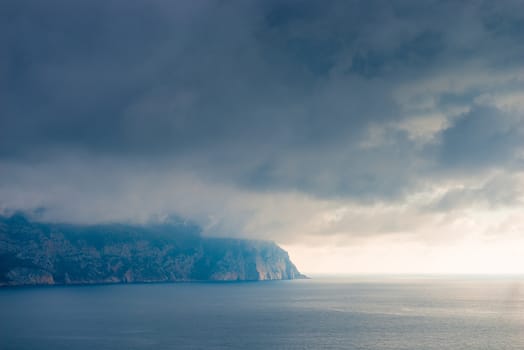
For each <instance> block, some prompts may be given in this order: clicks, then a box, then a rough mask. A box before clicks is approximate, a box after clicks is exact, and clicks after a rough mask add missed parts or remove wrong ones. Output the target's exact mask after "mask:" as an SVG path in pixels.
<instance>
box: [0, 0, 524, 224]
mask: <svg viewBox="0 0 524 350" xmlns="http://www.w3.org/2000/svg"><path fill="white" fill-rule="evenodd" d="M523 9H524V8H523V6H522V3H521V2H519V1H514V2H513V1H499V2H496V3H494V2H491V1H471V2H456V1H423V2H420V1H392V2H391V1H390V2H384V1H349V2H348V1H330V2H327V3H326V2H317V1H289V2H280V1H233V2H223V1H198V2H191V1H176V2H165V1H147V2H142V1H119V0H114V1H98V0H95V1H89V2H70V1H58V0H56V1H48V2H45V3H42V2H39V1H24V0H22V1H16V2H15V1H5V2H3V3H2V4H1V5H0V45H1V48H2V49H1V50H0V75H1V77H2V79H1V80H0V172H2V179H1V180H0V187H2V188H4V189H9V188H10V187H11V188H12V187H13V186H14V185H13V184H16V185H17V188H18V192H23V191H24V188H34V187H35V186H36V187H38V186H44V187H46V185H48V184H49V181H52V180H50V179H55V180H54V181H56V182H57V184H58V183H60V182H66V183H68V186H69V187H70V188H76V187H78V186H80V187H82V188H83V189H84V190H85V191H86V192H90V193H91V194H92V193H98V192H99V191H102V190H100V189H104V191H107V192H109V193H111V192H112V191H114V192H115V193H116V192H118V193H119V194H120V195H122V196H124V197H125V195H123V193H125V191H124V190H123V189H118V190H114V188H115V182H116V181H117V180H115V179H122V178H125V177H126V176H127V175H126V174H128V173H129V172H133V171H134V167H135V166H137V167H140V168H141V170H140V171H138V173H139V174H142V173H143V172H142V171H143V170H144V169H147V171H151V172H156V173H160V174H171V172H172V171H173V169H176V170H177V171H180V172H183V173H184V174H193V175H192V176H195V177H197V178H198V179H199V180H200V181H202V182H204V183H207V184H215V185H219V186H228V187H230V188H237V189H238V188H239V189H242V190H249V191H254V192H261V193H263V192H264V191H273V192H279V191H280V192H286V191H296V192H299V193H305V194H308V195H313V196H317V197H319V198H324V199H325V198H328V199H337V200H338V199H341V198H350V199H351V200H357V201H359V200H360V201H363V202H373V201H387V200H399V199H401V198H404V197H406V196H409V195H410V194H411V193H413V192H416V191H418V190H421V189H424V188H427V187H428V186H429V187H431V185H432V184H435V183H437V182H439V181H444V180H449V178H450V177H451V178H452V177H453V176H456V175H455V174H456V172H457V171H459V172H461V174H462V175H461V176H463V175H464V173H468V172H471V175H472V176H477V175H479V174H481V173H482V172H483V171H488V170H493V169H499V170H500V171H508V172H511V171H517V170H518V169H519V168H518V166H517V165H518V163H519V162H520V161H521V160H522V155H521V153H519V152H521V150H522V141H521V140H522V118H521V116H522V109H518V108H517V109H510V110H508V109H505V108H504V106H501V105H500V104H497V101H496V99H497V98H499V97H500V96H499V95H497V94H498V93H505V94H510V95H511V94H515V93H517V94H518V93H521V92H522V86H521V85H522V81H523V71H522V68H523V67H522V62H523V61H524V60H523V59H524V57H523V56H524V41H523V40H522V37H523V35H524V33H523V28H524V24H523V23H524V16H523V15H522V14H523V13H524V11H522V10H523ZM486 94H488V95H490V94H491V95H493V96H495V95H496V96H495V97H494V99H492V100H489V101H488V102H489V103H480V102H479V98H480V97H482V96H486ZM497 96H498V97H497ZM64 159H66V160H64ZM71 159H73V160H74V161H72V160H71ZM78 162H83V165H82V167H81V169H82V171H83V172H85V174H82V176H81V177H82V178H83V177H84V176H85V177H86V179H85V180H82V181H83V182H82V181H78V178H77V177H75V176H78V174H77V172H76V171H73V172H72V173H71V172H70V171H69V170H71V169H72V168H73V169H79V167H78V166H77V163H78ZM42 164H43V165H42ZM71 164H75V165H71ZM107 164H111V166H107ZM100 167H102V168H100ZM104 167H106V168H104ZM117 168H118V169H119V170H117ZM21 169H25V170H21ZM31 169H33V170H36V169H45V174H44V173H43V174H41V176H42V177H43V178H45V179H48V182H45V181H38V178H39V174H35V173H33V172H32V171H33V170H31ZM53 169H55V170H54V171H56V173H55V174H53ZM104 169H111V171H110V174H106V176H107V178H106V177H105V176H104V175H101V174H104ZM24 171H25V172H28V173H31V174H30V175H31V176H29V175H27V176H22V175H23V174H24ZM42 171H43V170H42ZM95 174H96V175H95ZM166 176H167V175H166ZM69 177H71V178H69ZM73 177H74V178H73ZM151 179H152V178H151V177H150V176H145V175H144V182H146V183H148V185H147V186H150V189H151V191H153V192H154V191H155V190H154V189H153V188H154V187H155V186H156V185H157V184H158V183H155V182H154V181H152V180H151ZM443 179H444V180H443ZM24 181H25V182H24ZM133 181H135V180H133ZM134 183H135V184H136V182H134ZM159 183H162V184H166V182H165V181H160V182H159ZM144 186H146V185H144ZM147 186H146V187H147ZM51 187H52V186H51ZM93 189H98V190H95V191H93ZM127 190H129V191H133V190H132V188H126V191H127ZM8 192H9V191H8ZM73 192H74V193H75V194H76V195H80V194H79V193H78V192H77V191H76V190H75V191H73ZM80 192H81V191H80ZM6 193H7V192H6ZM9 193H13V192H12V191H11V192H9ZM39 193H40V192H39ZM104 193H105V192H104ZM39 196H40V197H39V198H41V200H38V201H29V202H31V203H33V204H34V203H36V202H38V203H40V204H42V205H45V204H46V200H45V198H46V196H45V194H40V195H39ZM93 196H94V195H93ZM21 197H23V196H22V195H20V194H19V193H18V194H17V197H16V198H18V199H17V200H16V201H15V200H14V199H13V201H14V202H16V203H17V204H16V206H24V205H25V204H24V203H25V202H26V201H28V199H23V200H22V199H20V198H21ZM90 197H91V195H90ZM95 197H96V196H95ZM102 197H103V198H106V197H105V196H102ZM24 198H25V197H24ZM53 198H54V197H53ZM93 198H94V197H93ZM57 201H58V199H57ZM60 201H63V202H67V200H66V199H65V198H62V197H60ZM8 202H9V200H8V199H4V203H3V205H4V206H10V205H11V206H12V205H14V204H10V203H8ZM93 202H96V200H94V199H93ZM33 204H31V205H33ZM57 205H58V204H57ZM176 209H177V210H178V209H180V208H176ZM162 210H163V209H162ZM119 217H120V216H119Z"/></svg>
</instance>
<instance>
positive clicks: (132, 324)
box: [0, 277, 524, 350]
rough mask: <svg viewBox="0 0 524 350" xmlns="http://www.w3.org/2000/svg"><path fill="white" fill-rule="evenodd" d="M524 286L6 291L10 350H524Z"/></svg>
mask: <svg viewBox="0 0 524 350" xmlns="http://www.w3.org/2000/svg"><path fill="white" fill-rule="evenodd" d="M523 282H524V279H523V278H519V277H506V278H478V277H477V278H471V277H470V278H466V277H455V278H450V277H439V278H435V277H432V278H428V277H394V278H393V277H374V278H344V279H341V278H339V279H328V278H318V279H313V280H297V281H277V282H263V283H186V284H150V285H148V284H142V285H138V284H137V285H102V286H86V287H39V288H15V289H1V290H0V310H1V312H0V348H1V349H6V350H7V349H31V350H33V349H57V350H58V349H86V350H87V349H90V350H91V349H377V350H382V349H405V350H407V349H409V350H411V349H413V350H415V349H417V350H420V349H457V350H460V349H524V284H523Z"/></svg>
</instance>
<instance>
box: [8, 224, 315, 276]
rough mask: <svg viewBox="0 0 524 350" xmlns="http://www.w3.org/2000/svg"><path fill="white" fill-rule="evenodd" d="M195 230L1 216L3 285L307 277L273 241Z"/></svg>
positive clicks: (191, 227) (186, 225)
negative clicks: (216, 235)
mask: <svg viewBox="0 0 524 350" xmlns="http://www.w3.org/2000/svg"><path fill="white" fill-rule="evenodd" d="M199 232H200V230H199V228H198V227H196V226H194V225H190V224H186V223H178V224H169V225H147V226H132V225H91V226H82V225H65V224H49V223H40V222H32V221H29V220H28V219H26V218H25V217H24V216H21V215H14V216H11V217H1V216H0V286H21V285H55V284H57V285H64V284H97V283H133V282H177V281H260V280H282V279H297V278H305V276H304V275H302V274H301V273H300V272H299V271H298V270H297V268H296V267H295V265H294V264H293V263H292V262H291V260H290V259H289V256H288V254H287V252H286V251H284V250H283V249H282V248H280V247H279V246H278V245H276V244H275V243H273V242H267V241H253V240H242V239H226V238H206V237H202V236H200V234H199Z"/></svg>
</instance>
